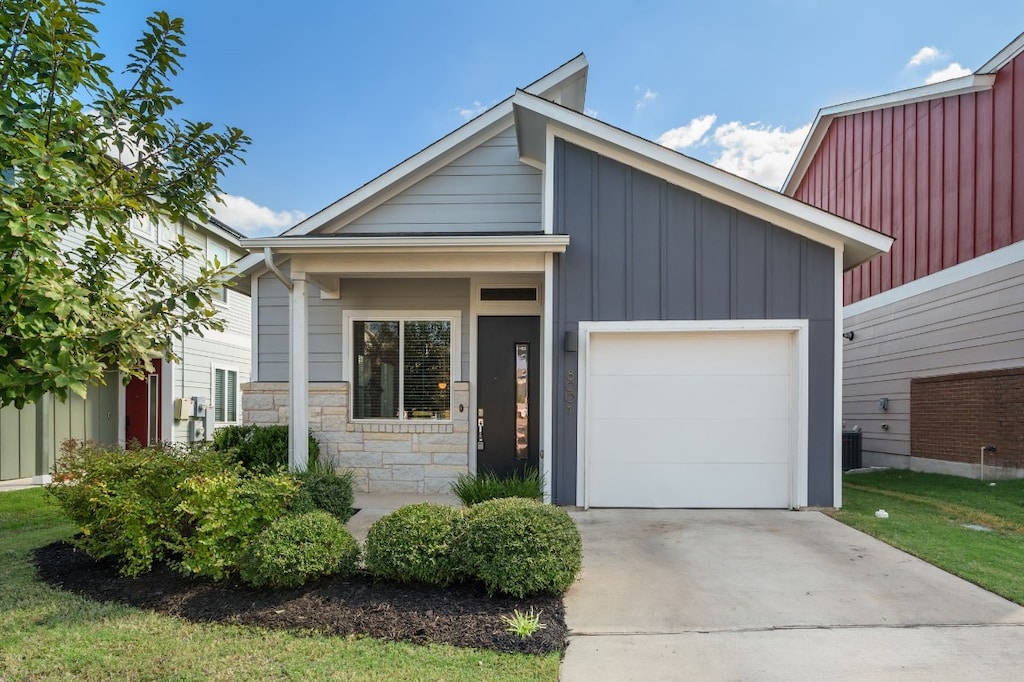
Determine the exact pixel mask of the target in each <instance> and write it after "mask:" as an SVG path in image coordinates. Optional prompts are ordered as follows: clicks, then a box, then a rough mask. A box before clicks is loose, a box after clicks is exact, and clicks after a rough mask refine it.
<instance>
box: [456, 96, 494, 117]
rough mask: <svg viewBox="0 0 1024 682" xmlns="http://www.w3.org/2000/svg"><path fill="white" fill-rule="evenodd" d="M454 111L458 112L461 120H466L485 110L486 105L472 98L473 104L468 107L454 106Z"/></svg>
mask: <svg viewBox="0 0 1024 682" xmlns="http://www.w3.org/2000/svg"><path fill="white" fill-rule="evenodd" d="M455 111H457V112H458V113H459V116H461V117H462V120H463V121H468V120H469V119H471V118H476V117H477V116H479V115H480V114H482V113H484V112H485V111H487V105H485V104H481V103H480V102H478V101H476V100H473V104H472V105H470V106H468V107H455Z"/></svg>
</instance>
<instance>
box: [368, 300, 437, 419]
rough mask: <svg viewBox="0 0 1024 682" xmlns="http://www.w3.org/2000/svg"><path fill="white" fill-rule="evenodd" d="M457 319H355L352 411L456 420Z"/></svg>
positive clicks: (373, 415)
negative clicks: (454, 342)
mask: <svg viewBox="0 0 1024 682" xmlns="http://www.w3.org/2000/svg"><path fill="white" fill-rule="evenodd" d="M451 374H452V321H451V320H417V319H395V320H354V321H353V322H352V383H353V401H352V416H353V418H355V419H409V420H415V419H450V418H451Z"/></svg>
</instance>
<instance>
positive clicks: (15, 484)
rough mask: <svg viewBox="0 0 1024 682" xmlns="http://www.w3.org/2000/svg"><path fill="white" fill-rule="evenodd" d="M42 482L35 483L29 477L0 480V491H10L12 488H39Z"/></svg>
mask: <svg viewBox="0 0 1024 682" xmlns="http://www.w3.org/2000/svg"><path fill="white" fill-rule="evenodd" d="M43 485H44V484H43V483H36V482H35V480H34V479H31V478H15V479H13V480H9V481H0V493H6V492H10V491H12V490H26V489H28V488H39V487H42V486H43Z"/></svg>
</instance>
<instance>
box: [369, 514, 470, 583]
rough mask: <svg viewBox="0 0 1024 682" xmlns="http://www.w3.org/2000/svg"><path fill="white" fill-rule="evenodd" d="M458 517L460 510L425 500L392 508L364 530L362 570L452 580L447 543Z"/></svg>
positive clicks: (409, 578) (455, 576)
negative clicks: (364, 541)
mask: <svg viewBox="0 0 1024 682" xmlns="http://www.w3.org/2000/svg"><path fill="white" fill-rule="evenodd" d="M461 520H462V511H461V510H459V509H455V508H454V507H448V506H445V505H440V504H430V503H429V502H424V503H421V504H413V505H409V506H406V507H401V508H400V509H396V510H395V511H393V512H391V513H390V514H388V515H386V516H383V517H381V518H380V519H378V520H377V521H375V522H374V523H373V525H372V526H370V529H369V531H368V532H367V534H366V570H367V571H369V572H370V573H371V574H372V575H374V576H376V577H378V578H383V579H386V580H397V581H400V582H421V583H427V584H431V585H447V584H450V583H452V582H455V581H456V580H457V579H458V578H459V575H458V572H457V571H456V568H455V566H454V564H453V563H452V554H451V545H452V542H453V540H454V537H455V535H456V534H457V533H458V529H459V527H460V522H461Z"/></svg>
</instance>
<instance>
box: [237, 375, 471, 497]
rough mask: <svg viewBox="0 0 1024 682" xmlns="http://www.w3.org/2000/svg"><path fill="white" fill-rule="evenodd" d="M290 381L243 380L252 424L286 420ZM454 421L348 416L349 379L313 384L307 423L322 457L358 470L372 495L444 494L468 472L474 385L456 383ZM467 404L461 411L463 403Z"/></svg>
mask: <svg viewBox="0 0 1024 682" xmlns="http://www.w3.org/2000/svg"><path fill="white" fill-rule="evenodd" d="M288 401H289V394H288V384H287V383H273V382H265V381H263V382H252V383H249V384H245V385H243V386H242V420H243V422H244V423H246V424H287V423H288ZM452 403H453V405H455V410H453V413H452V419H451V421H427V420H424V421H404V422H399V421H393V422H388V421H365V422H364V421H350V420H349V417H348V382H331V383H311V384H309V428H310V429H312V430H313V435H314V436H315V437H316V439H317V441H318V442H319V443H320V459H321V461H325V462H330V463H331V464H332V465H333V466H334V467H335V468H337V469H344V470H350V471H352V473H353V475H354V477H353V483H354V487H355V489H356V490H358V491H362V492H371V493H421V494H431V493H445V492H448V490H449V487H450V485H451V483H452V481H454V480H455V479H456V478H457V477H458V476H459V474H461V473H465V472H467V471H469V383H468V382H465V381H456V382H453V384H452ZM460 407H463V409H462V410H460V409H459V408H460Z"/></svg>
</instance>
